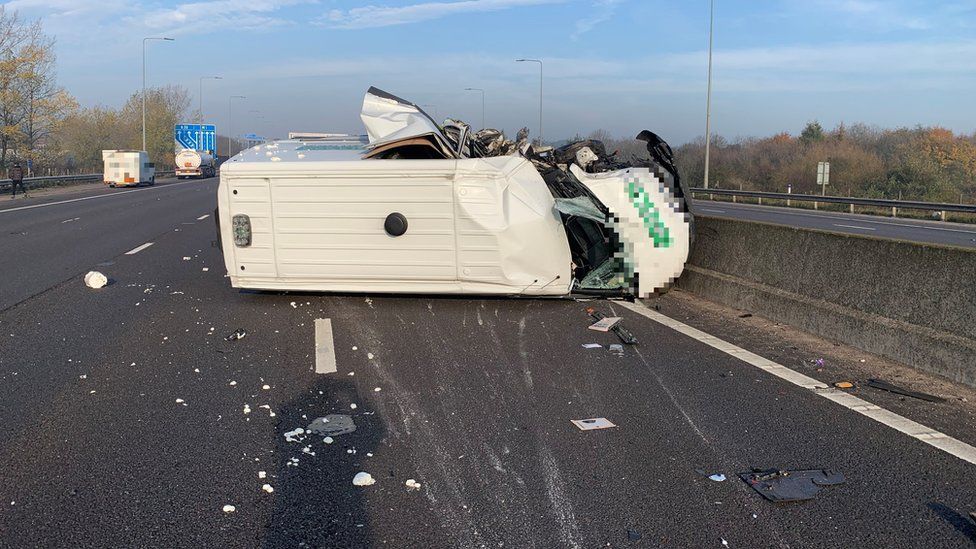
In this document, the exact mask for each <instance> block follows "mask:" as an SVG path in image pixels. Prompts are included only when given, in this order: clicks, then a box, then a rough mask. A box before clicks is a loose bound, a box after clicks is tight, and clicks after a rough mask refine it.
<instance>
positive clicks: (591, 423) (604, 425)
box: [571, 417, 616, 431]
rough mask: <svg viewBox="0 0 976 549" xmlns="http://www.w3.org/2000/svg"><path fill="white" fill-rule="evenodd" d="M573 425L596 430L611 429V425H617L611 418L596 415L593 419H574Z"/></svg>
mask: <svg viewBox="0 0 976 549" xmlns="http://www.w3.org/2000/svg"><path fill="white" fill-rule="evenodd" d="M571 421H572V422H573V425H575V426H577V427H579V429H580V431H594V430H596V429H609V428H611V427H616V425H614V424H613V423H611V422H610V420H609V419H607V418H605V417H595V418H592V419H574V420H571Z"/></svg>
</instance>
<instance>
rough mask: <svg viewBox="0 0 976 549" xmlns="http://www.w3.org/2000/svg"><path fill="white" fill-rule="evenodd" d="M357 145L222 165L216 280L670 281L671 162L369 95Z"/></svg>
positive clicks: (676, 191) (606, 285) (658, 144)
mask: <svg viewBox="0 0 976 549" xmlns="http://www.w3.org/2000/svg"><path fill="white" fill-rule="evenodd" d="M361 117H362V120H363V123H364V125H365V126H366V131H367V134H366V135H365V136H342V135H325V136H323V137H312V136H300V135H299V136H295V138H294V139H288V140H281V141H275V142H271V143H267V144H263V145H259V146H256V147H252V148H250V149H248V150H245V151H242V152H241V153H240V154H238V155H237V156H235V157H234V158H232V159H230V160H229V161H227V162H226V163H224V165H223V166H222V168H221V173H220V185H219V187H218V191H217V193H218V195H217V202H218V208H217V212H216V214H217V225H218V230H219V242H220V243H221V248H222V250H223V255H224V262H225V265H226V267H227V272H228V274H229V278H230V281H231V284H232V285H233V286H234V287H236V288H249V289H259V290H302V291H331V292H370V293H376V292H390V293H445V294H496V295H498V294H500V295H519V296H564V295H569V294H573V293H579V294H590V295H603V296H621V297H624V296H634V297H643V296H647V295H650V294H653V293H658V292H661V291H664V290H666V289H667V288H668V286H669V285H670V284H671V283H672V282H673V281H674V280H675V279H676V278H677V277H678V275H680V274H681V271H682V269H683V268H684V263H685V261H686V260H687V258H688V254H689V248H690V236H691V231H690V224H691V216H690V214H689V213H688V211H687V208H686V206H685V203H684V199H683V193H682V192H681V187H680V179H679V177H678V174H677V171H676V170H675V168H674V165H673V162H672V159H671V150H670V148H669V147H668V146H667V144H666V143H664V141H662V140H661V139H660V138H658V137H657V136H656V135H655V134H653V133H651V132H648V131H645V132H642V133H641V134H640V135H639V136H638V139H640V140H642V141H645V142H646V143H647V148H648V154H649V157H648V158H645V159H636V160H632V161H621V160H619V159H618V158H616V156H615V155H612V154H607V152H606V151H605V149H604V147H603V145H602V144H601V143H600V142H598V141H591V140H587V141H580V142H577V143H571V144H569V145H566V146H565V147H560V148H557V149H553V148H550V147H539V146H534V145H532V144H530V143H529V142H528V138H527V131H525V130H522V131H521V132H519V136H518V138H517V139H516V140H514V141H512V140H508V139H506V138H505V136H504V134H502V133H501V132H499V131H497V130H491V129H484V130H481V131H478V132H473V131H472V130H471V129H470V127H469V126H468V125H466V124H464V123H463V122H460V121H457V120H450V119H449V120H446V121H445V122H444V123H443V124H440V125H439V124H437V123H436V122H435V121H434V120H433V119H432V118H431V117H430V116H428V115H427V113H425V112H424V111H423V110H422V109H421V108H420V107H418V106H417V105H415V104H413V103H410V102H409V101H406V100H404V99H401V98H398V97H396V96H393V95H390V94H388V93H386V92H383V91H381V90H378V89H376V88H370V90H369V91H368V92H367V93H366V97H365V99H364V101H363V109H362V113H361Z"/></svg>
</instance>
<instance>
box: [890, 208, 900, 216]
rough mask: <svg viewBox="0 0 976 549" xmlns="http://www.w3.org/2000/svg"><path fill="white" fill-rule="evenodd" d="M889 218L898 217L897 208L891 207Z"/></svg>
mask: <svg viewBox="0 0 976 549" xmlns="http://www.w3.org/2000/svg"><path fill="white" fill-rule="evenodd" d="M891 217H898V206H892V207H891Z"/></svg>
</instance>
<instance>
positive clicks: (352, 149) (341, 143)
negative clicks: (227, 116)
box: [229, 135, 369, 163]
mask: <svg viewBox="0 0 976 549" xmlns="http://www.w3.org/2000/svg"><path fill="white" fill-rule="evenodd" d="M368 142H369V141H368V140H367V138H366V136H365V135H361V136H342V137H338V136H337V137H333V138H327V139H321V138H319V139H282V140H278V141H272V142H270V143H262V144H261V145H256V146H254V147H251V148H249V149H245V150H243V151H241V152H240V153H239V154H237V155H236V156H234V157H233V158H231V159H230V160H229V162H269V163H270V162H336V161H348V160H361V159H362V156H363V153H365V152H366V145H367V144H368Z"/></svg>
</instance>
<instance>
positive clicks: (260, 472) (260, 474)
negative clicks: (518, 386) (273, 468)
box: [258, 471, 268, 479]
mask: <svg viewBox="0 0 976 549" xmlns="http://www.w3.org/2000/svg"><path fill="white" fill-rule="evenodd" d="M267 476H268V473H267V472H265V471H258V478H261V479H263V478H267Z"/></svg>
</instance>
